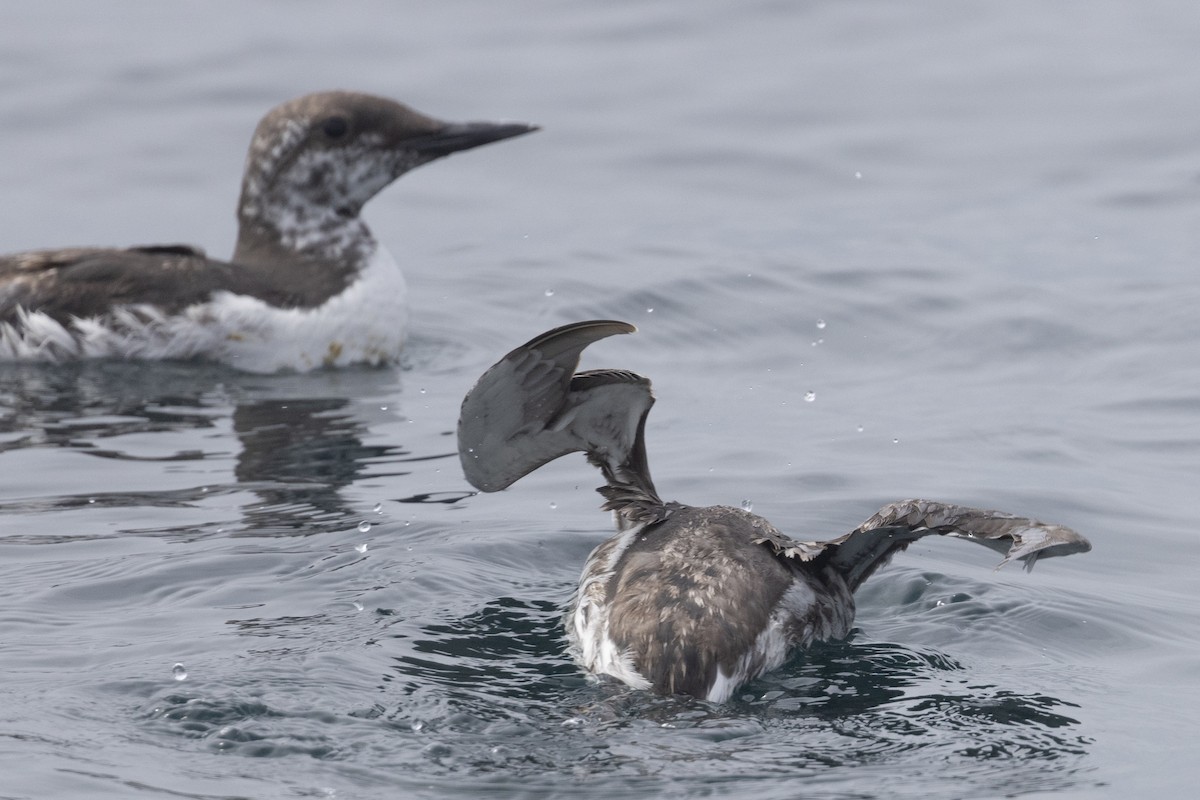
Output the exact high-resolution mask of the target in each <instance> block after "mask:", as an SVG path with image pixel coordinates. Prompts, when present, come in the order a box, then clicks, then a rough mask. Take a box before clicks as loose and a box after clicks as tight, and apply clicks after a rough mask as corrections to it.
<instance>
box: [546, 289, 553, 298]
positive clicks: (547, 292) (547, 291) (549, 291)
mask: <svg viewBox="0 0 1200 800" xmlns="http://www.w3.org/2000/svg"><path fill="white" fill-rule="evenodd" d="M546 297H554V290H553V289H547V290H546Z"/></svg>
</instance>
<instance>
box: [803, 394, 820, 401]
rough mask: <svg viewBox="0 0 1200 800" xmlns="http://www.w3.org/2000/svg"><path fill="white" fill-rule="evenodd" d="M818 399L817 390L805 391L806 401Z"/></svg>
mask: <svg viewBox="0 0 1200 800" xmlns="http://www.w3.org/2000/svg"><path fill="white" fill-rule="evenodd" d="M816 399H817V393H816V392H805V393H804V402H806V403H811V402H812V401H813V400H816Z"/></svg>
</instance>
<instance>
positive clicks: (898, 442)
mask: <svg viewBox="0 0 1200 800" xmlns="http://www.w3.org/2000/svg"><path fill="white" fill-rule="evenodd" d="M892 444H900V440H899V439H892Z"/></svg>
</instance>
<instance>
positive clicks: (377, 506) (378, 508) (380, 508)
mask: <svg viewBox="0 0 1200 800" xmlns="http://www.w3.org/2000/svg"><path fill="white" fill-rule="evenodd" d="M371 510H372V511H374V512H375V513H376V514H382V513H383V503H376V504H375V507H374V508H372V509H371Z"/></svg>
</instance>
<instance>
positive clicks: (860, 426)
mask: <svg viewBox="0 0 1200 800" xmlns="http://www.w3.org/2000/svg"><path fill="white" fill-rule="evenodd" d="M858 432H859V433H862V432H863V426H862V425H859V426H858Z"/></svg>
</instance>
